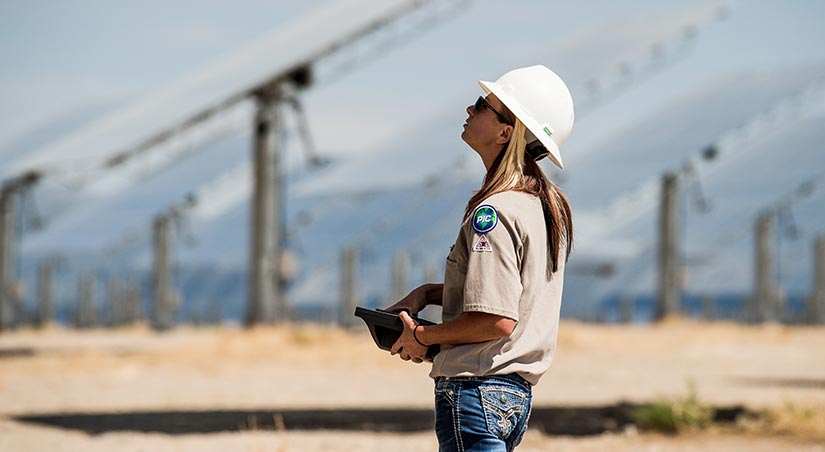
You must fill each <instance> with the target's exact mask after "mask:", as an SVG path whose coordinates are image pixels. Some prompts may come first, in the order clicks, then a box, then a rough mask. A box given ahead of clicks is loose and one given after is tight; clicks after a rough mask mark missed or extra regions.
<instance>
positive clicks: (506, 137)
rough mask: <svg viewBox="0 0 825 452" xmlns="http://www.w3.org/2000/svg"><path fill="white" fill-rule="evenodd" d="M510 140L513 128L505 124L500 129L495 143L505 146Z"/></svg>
mask: <svg viewBox="0 0 825 452" xmlns="http://www.w3.org/2000/svg"><path fill="white" fill-rule="evenodd" d="M511 138H513V126H511V125H508V124H505V125H504V127H502V128H501V131H500V132H499V133H498V138H497V139H496V143H498V144H507V143H509V142H510V139H511Z"/></svg>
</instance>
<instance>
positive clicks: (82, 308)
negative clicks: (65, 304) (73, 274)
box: [77, 274, 97, 328]
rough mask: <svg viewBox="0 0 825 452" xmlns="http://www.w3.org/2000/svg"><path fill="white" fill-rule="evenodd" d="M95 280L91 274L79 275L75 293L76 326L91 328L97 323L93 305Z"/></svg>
mask: <svg viewBox="0 0 825 452" xmlns="http://www.w3.org/2000/svg"><path fill="white" fill-rule="evenodd" d="M94 292H95V280H94V276H93V275H91V274H86V275H83V276H81V277H80V281H79V283H78V293H77V327H78V328H91V327H93V326H95V324H97V313H96V312H95V305H94Z"/></svg>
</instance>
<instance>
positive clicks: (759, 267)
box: [751, 211, 777, 322]
mask: <svg viewBox="0 0 825 452" xmlns="http://www.w3.org/2000/svg"><path fill="white" fill-rule="evenodd" d="M774 221H775V214H774V212H772V211H767V212H763V213H761V214H760V215H759V217H757V219H756V227H755V246H754V266H753V268H754V273H753V274H754V276H753V305H752V307H751V311H752V315H751V318H752V319H753V321H755V322H770V321H776V320H777V318H776V315H777V309H776V307H777V306H776V300H775V298H776V283H775V281H774V276H775V275H774V272H773V271H772V269H773V255H774V253H773V251H774V250H773V237H774Z"/></svg>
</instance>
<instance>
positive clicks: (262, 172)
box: [244, 84, 286, 326]
mask: <svg viewBox="0 0 825 452" xmlns="http://www.w3.org/2000/svg"><path fill="white" fill-rule="evenodd" d="M279 100H280V92H279V88H278V85H277V84H274V85H272V86H270V87H268V88H267V89H262V90H260V91H259V92H257V93H256V101H257V113H256V115H255V129H254V143H253V162H254V165H253V170H252V171H253V193H252V205H251V212H250V216H251V218H250V219H251V221H250V223H251V224H250V243H249V245H250V250H249V256H250V257H249V259H250V260H249V289H248V300H247V307H246V314H245V316H244V323H245V324H246V326H253V325H257V324H261V323H271V322H272V321H273V320H275V317H276V314H277V315H278V316H279V317H281V316H283V315H285V313H286V309H285V306H284V305H285V302H284V298H283V292H282V290H283V289H282V287H283V286H282V285H281V284H278V283H277V278H278V277H279V275H280V274H281V272H280V269H279V266H280V259H279V256H280V254H281V244H282V239H281V236H282V231H281V227H282V223H281V222H280V221H278V220H279V218H280V214H281V201H282V199H281V194H280V188H281V184H282V181H281V168H280V149H279V144H280V121H279V119H280V118H279V115H278V102H279ZM278 308H280V309H278ZM276 309H278V310H280V311H281V312H278V313H276V312H275V311H276Z"/></svg>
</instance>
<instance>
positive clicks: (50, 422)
mask: <svg viewBox="0 0 825 452" xmlns="http://www.w3.org/2000/svg"><path fill="white" fill-rule="evenodd" d="M638 407H639V405H633V404H624V403H622V404H618V405H612V406H604V407H581V408H576V407H553V408H541V407H536V408H534V409H533V412H532V414H531V416H530V427H531V428H538V429H541V430H542V431H544V432H545V433H548V434H555V435H572V436H584V435H597V434H600V433H604V432H613V431H621V430H623V429H624V428H625V427H626V426H628V425H631V424H633V418H632V416H631V413H632V412H633V410H634V409H636V408H638ZM743 413H745V409H744V408H742V407H732V408H717V410H716V416H715V419H714V420H715V421H716V422H732V421H734V420H735V419H736V417H737V416H739V415H740V414H743ZM14 419H15V420H17V421H20V422H26V423H34V424H39V425H46V426H52V427H60V428H66V429H73V430H82V431H84V432H86V433H89V434H101V433H106V432H113V431H139V432H161V433H168V434H187V433H213V432H224V431H239V430H357V431H374V432H415V431H424V430H432V429H433V424H434V417H433V411H432V410H430V409H343V410H330V409H324V410H261V411H240V410H239V411H155V412H150V411H146V412H131V413H94V414H91V413H61V414H42V415H29V416H16V417H15V418H14Z"/></svg>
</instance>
